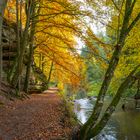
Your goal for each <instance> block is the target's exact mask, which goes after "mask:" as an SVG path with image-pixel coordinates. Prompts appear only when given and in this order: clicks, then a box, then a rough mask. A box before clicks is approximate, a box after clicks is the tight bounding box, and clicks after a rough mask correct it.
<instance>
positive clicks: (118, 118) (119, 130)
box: [75, 98, 140, 140]
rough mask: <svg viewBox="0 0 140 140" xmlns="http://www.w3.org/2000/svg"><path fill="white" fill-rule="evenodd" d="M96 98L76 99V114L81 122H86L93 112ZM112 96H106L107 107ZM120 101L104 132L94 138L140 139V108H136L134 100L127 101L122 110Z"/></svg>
mask: <svg viewBox="0 0 140 140" xmlns="http://www.w3.org/2000/svg"><path fill="white" fill-rule="evenodd" d="M95 101H96V98H92V100H89V99H87V98H85V99H80V100H76V101H75V114H76V115H77V118H78V119H79V121H81V123H85V122H86V120H87V119H88V117H89V116H90V114H91V112H92V108H93V106H94V104H95ZM110 101H111V98H106V100H105V106H104V108H103V110H104V109H105V108H106V107H107V105H108V104H109V102H110ZM122 102H124V101H120V103H119V105H118V106H117V109H116V111H115V112H114V113H113V114H112V117H111V119H110V120H109V122H108V123H107V125H106V127H105V128H104V129H103V130H102V132H101V133H100V134H99V135H98V136H96V138H94V140H140V109H135V105H134V100H130V101H129V100H128V101H126V109H125V111H124V110H122V108H121V106H122Z"/></svg>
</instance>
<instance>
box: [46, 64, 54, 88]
mask: <svg viewBox="0 0 140 140" xmlns="http://www.w3.org/2000/svg"><path fill="white" fill-rule="evenodd" d="M52 70H53V61H52V63H51V67H50V71H49V75H48V79H47V89H48V87H49V82H50V79H51V74H52Z"/></svg>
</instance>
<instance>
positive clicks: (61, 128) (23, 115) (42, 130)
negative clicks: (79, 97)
mask: <svg viewBox="0 0 140 140" xmlns="http://www.w3.org/2000/svg"><path fill="white" fill-rule="evenodd" d="M3 101H4V100H3ZM65 114H66V113H65V109H64V104H63V100H62V98H61V96H59V95H58V93H57V89H50V90H48V91H46V92H44V93H42V94H32V95H30V99H26V100H24V101H21V100H15V101H14V102H13V101H12V102H10V101H7V100H5V105H1V106H0V140H69V137H70V135H71V132H72V129H73V128H72V126H71V124H70V122H69V118H68V117H67V116H66V115H65Z"/></svg>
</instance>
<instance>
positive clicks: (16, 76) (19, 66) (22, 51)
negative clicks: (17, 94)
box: [11, 3, 32, 87]
mask: <svg viewBox="0 0 140 140" xmlns="http://www.w3.org/2000/svg"><path fill="white" fill-rule="evenodd" d="M31 8H32V3H30V4H29V7H28V11H27V20H26V25H25V30H24V32H23V37H22V39H21V47H20V55H19V56H18V59H17V60H18V64H17V67H16V70H15V73H14V75H13V76H12V81H11V84H12V85H13V86H14V87H17V84H18V81H19V76H20V75H21V73H22V68H23V57H24V54H25V49H26V46H27V40H28V29H29V26H30V17H31Z"/></svg>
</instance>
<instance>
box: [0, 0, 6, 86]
mask: <svg viewBox="0 0 140 140" xmlns="http://www.w3.org/2000/svg"><path fill="white" fill-rule="evenodd" d="M6 4H7V0H0V87H1V82H2V71H3V64H2V25H3V16H4V10H5V8H6Z"/></svg>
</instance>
